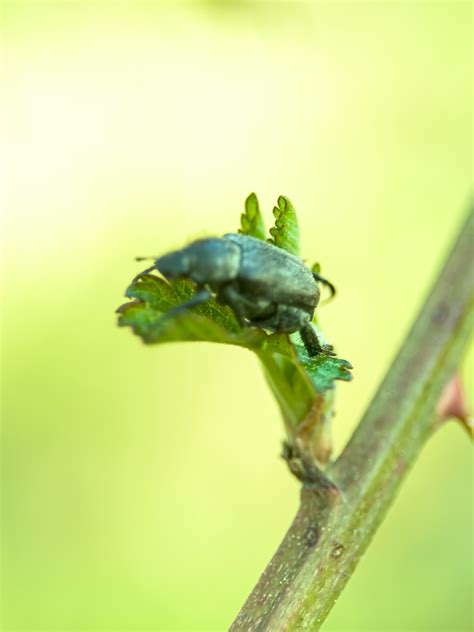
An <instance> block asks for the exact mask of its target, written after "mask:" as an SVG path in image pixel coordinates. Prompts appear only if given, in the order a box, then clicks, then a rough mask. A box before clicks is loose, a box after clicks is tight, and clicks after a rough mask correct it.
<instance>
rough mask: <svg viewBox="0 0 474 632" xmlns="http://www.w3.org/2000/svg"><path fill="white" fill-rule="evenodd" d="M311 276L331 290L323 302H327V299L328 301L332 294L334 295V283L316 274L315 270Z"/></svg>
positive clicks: (332, 296)
mask: <svg viewBox="0 0 474 632" xmlns="http://www.w3.org/2000/svg"><path fill="white" fill-rule="evenodd" d="M313 277H314V280H315V281H319V283H322V284H323V285H325V286H326V287H327V288H328V289H329V291H330V292H331V295H330V296H329V298H327V299H326V300H325V301H324V303H327V302H328V301H330V300H331V299H333V298H334V296H335V295H336V288H335V287H334V285H333V284H332V283H331V281H328V280H327V279H325V278H324V277H322V276H321V275H320V274H318V273H317V272H313Z"/></svg>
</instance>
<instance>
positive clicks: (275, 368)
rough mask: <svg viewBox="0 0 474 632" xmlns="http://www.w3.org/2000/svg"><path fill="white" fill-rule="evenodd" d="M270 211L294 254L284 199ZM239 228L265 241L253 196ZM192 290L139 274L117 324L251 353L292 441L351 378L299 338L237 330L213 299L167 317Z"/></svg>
mask: <svg viewBox="0 0 474 632" xmlns="http://www.w3.org/2000/svg"><path fill="white" fill-rule="evenodd" d="M274 212H275V217H276V225H275V227H274V228H272V229H271V231H270V232H271V234H272V236H273V243H274V244H275V245H276V246H277V247H279V248H284V249H285V250H287V251H289V252H291V253H293V254H297V253H298V251H299V230H298V223H297V219H296V212H295V210H294V208H293V206H292V205H291V202H290V201H289V200H288V198H285V197H283V196H280V198H279V199H278V209H275V211H274ZM241 226H242V228H241V232H242V233H244V234H246V235H250V236H253V237H256V238H258V239H265V234H264V225H263V220H262V217H261V214H260V210H259V205H258V200H257V197H256V195H255V194H254V193H252V194H251V195H250V196H249V197H248V198H247V200H246V202H245V213H244V214H243V215H242V216H241ZM270 241H272V240H270ZM195 290H196V288H195V285H194V284H193V283H192V282H191V281H189V280H185V279H181V280H175V281H171V282H169V281H167V280H165V279H163V278H161V277H159V276H156V275H154V274H143V275H141V276H139V277H138V278H137V279H135V280H134V281H133V282H132V284H131V285H130V286H129V287H128V289H127V292H126V296H127V297H128V298H129V299H131V301H130V302H128V303H125V304H124V305H122V306H121V307H119V309H118V312H119V325H120V326H122V327H131V329H132V330H133V332H134V333H135V334H136V335H137V336H139V337H140V338H141V339H142V340H143V342H145V343H146V344H160V343H165V342H174V341H206V342H219V343H224V344H232V345H238V346H240V347H244V348H246V349H250V350H252V351H254V352H255V353H256V354H257V356H258V357H259V359H260V361H261V363H262V365H263V368H264V372H265V375H266V377H267V380H268V383H269V385H270V387H271V389H272V391H273V393H274V395H275V397H276V399H277V401H278V404H279V405H280V408H281V411H282V414H283V417H284V420H285V424H286V427H287V431H288V434H289V436H290V438H291V437H294V436H296V435H295V433H296V432H297V429H298V427H299V426H300V425H301V424H302V423H303V422H304V420H305V418H306V416H307V415H308V413H309V411H310V410H311V409H312V407H313V405H314V403H315V401H316V400H317V399H318V398H321V397H323V398H324V397H326V395H325V394H326V393H327V392H328V391H330V390H331V389H333V388H334V381H335V380H346V381H347V380H350V379H351V373H350V369H351V368H352V367H351V365H350V363H349V362H347V361H346V360H342V359H340V358H337V357H333V356H330V355H326V354H321V355H319V356H317V357H310V356H309V355H308V353H307V351H306V349H305V347H304V345H303V344H302V342H301V340H300V338H299V335H298V334H293V335H292V336H291V337H289V336H287V335H286V334H281V333H278V334H269V333H266V332H265V331H263V330H261V329H257V328H252V327H245V326H241V325H240V324H239V321H238V320H237V318H236V316H235V314H234V312H233V311H232V310H231V309H230V308H229V307H227V306H226V305H221V304H219V303H218V302H217V301H216V300H214V299H211V300H210V301H208V302H206V303H204V304H202V305H198V306H196V307H192V308H190V309H187V310H186V311H185V312H182V313H179V314H170V310H172V309H173V308H175V307H177V306H179V305H181V304H183V303H184V302H186V301H188V300H189V299H190V298H191V297H192V296H193V294H194V293H195ZM328 397H329V396H328ZM328 402H329V399H328Z"/></svg>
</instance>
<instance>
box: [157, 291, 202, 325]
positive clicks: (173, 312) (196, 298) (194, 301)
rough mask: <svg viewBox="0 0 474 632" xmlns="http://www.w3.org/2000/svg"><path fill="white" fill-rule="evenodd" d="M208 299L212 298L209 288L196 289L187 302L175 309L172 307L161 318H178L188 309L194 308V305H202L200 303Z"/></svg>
mask: <svg viewBox="0 0 474 632" xmlns="http://www.w3.org/2000/svg"><path fill="white" fill-rule="evenodd" d="M210 298H212V292H211V290H210V289H209V288H207V287H201V288H198V291H197V292H196V294H194V295H193V296H191V298H190V299H189V301H186V302H185V303H181V305H176V307H173V308H172V309H170V310H169V311H167V312H166V313H165V314H163V318H170V317H171V318H172V317H173V316H178V315H179V314H182V313H183V312H185V311H187V310H188V309H189V308H190V307H196V305H202V303H206V302H207V301H208V300H209V299H210Z"/></svg>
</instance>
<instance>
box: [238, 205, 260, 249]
mask: <svg viewBox="0 0 474 632" xmlns="http://www.w3.org/2000/svg"><path fill="white" fill-rule="evenodd" d="M240 227H241V228H240V230H239V233H242V234H244V235H249V236H250V237H256V238H257V239H263V240H264V241H265V239H266V237H265V224H264V222H263V218H262V214H261V213H260V207H259V204H258V199H257V196H256V195H255V193H251V194H250V195H249V196H248V198H247V199H246V200H245V213H242V215H241V216H240Z"/></svg>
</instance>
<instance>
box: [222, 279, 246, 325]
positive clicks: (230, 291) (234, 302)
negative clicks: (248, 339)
mask: <svg viewBox="0 0 474 632" xmlns="http://www.w3.org/2000/svg"><path fill="white" fill-rule="evenodd" d="M218 299H219V300H220V302H222V303H223V304H224V305H228V306H229V307H230V308H231V310H232V311H233V312H234V314H235V316H236V318H237V320H238V322H239V325H240V326H241V327H247V326H248V323H247V322H246V321H245V308H244V306H243V304H242V297H241V296H240V294H239V292H238V291H237V290H236V289H235V288H233V287H232V286H231V285H226V286H225V287H224V288H222V289H221V290H220V292H219V295H218Z"/></svg>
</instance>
